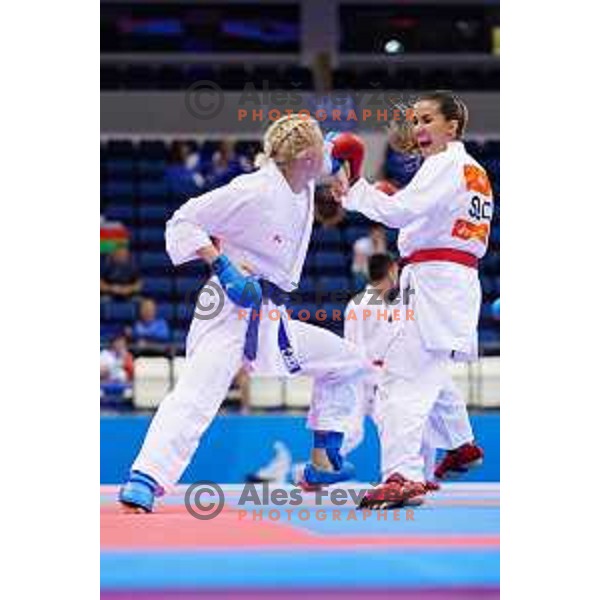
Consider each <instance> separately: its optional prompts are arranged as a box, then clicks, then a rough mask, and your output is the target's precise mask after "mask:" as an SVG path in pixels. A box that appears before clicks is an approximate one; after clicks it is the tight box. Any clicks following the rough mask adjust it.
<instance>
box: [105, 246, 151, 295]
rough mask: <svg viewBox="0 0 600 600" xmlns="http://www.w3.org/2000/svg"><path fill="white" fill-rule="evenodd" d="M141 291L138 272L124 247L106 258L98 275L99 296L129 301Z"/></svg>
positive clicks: (140, 280) (120, 247)
mask: <svg viewBox="0 0 600 600" xmlns="http://www.w3.org/2000/svg"><path fill="white" fill-rule="evenodd" d="M141 290H142V278H141V276H140V272H139V270H138V268H137V266H136V264H135V262H134V260H133V258H132V256H131V253H130V252H129V248H128V247H127V246H126V245H123V246H119V247H118V248H116V249H115V250H113V252H112V253H111V254H110V255H109V256H108V258H107V259H106V262H105V263H104V265H103V268H102V271H101V273H100V294H101V295H102V296H105V297H110V298H112V299H121V300H131V299H133V298H134V297H135V296H137V295H138V294H139V293H140V292H141Z"/></svg>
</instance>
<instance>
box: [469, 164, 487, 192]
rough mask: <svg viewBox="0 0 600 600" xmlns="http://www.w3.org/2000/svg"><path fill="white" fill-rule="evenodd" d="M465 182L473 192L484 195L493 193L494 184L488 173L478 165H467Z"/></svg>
mask: <svg viewBox="0 0 600 600" xmlns="http://www.w3.org/2000/svg"><path fill="white" fill-rule="evenodd" d="M464 173H465V183H466V184H467V189H468V190H471V191H473V192H479V193H480V194H483V195H484V196H491V195H492V186H491V184H490V180H489V178H488V176H487V173H486V172H485V171H484V170H483V169H481V168H479V167H478V166H476V165H465V166H464Z"/></svg>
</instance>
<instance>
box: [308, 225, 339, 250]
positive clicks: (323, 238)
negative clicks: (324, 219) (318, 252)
mask: <svg viewBox="0 0 600 600" xmlns="http://www.w3.org/2000/svg"><path fill="white" fill-rule="evenodd" d="M311 242H312V243H313V244H315V246H316V247H317V248H332V249H338V248H340V246H341V245H342V234H341V232H340V230H339V229H337V228H335V227H315V228H314V229H313V232H312V238H311Z"/></svg>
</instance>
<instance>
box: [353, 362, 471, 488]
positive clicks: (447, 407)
mask: <svg viewBox="0 0 600 600" xmlns="http://www.w3.org/2000/svg"><path fill="white" fill-rule="evenodd" d="M358 392H359V400H358V402H357V403H356V405H355V408H354V409H353V411H352V414H351V416H350V418H349V419H348V423H349V428H348V430H347V432H346V436H345V438H344V445H343V447H342V454H344V456H346V455H348V454H349V453H350V452H352V451H353V450H354V449H355V448H357V447H358V446H359V445H360V444H361V442H362V441H363V439H364V419H365V417H367V416H369V417H371V418H372V419H373V422H374V423H375V426H376V427H377V432H378V434H379V440H380V447H381V470H382V474H383V480H384V481H385V479H387V478H388V477H389V476H390V475H391V474H392V473H394V472H399V471H398V470H397V468H396V466H395V462H396V460H395V457H396V456H397V454H398V453H399V452H400V453H401V452H402V451H403V446H402V444H401V443H400V444H399V442H401V440H397V439H396V438H397V437H398V436H397V435H396V433H395V431H396V430H395V425H396V422H397V420H398V413H399V412H400V419H402V411H399V410H398V409H397V407H396V404H397V403H398V402H403V401H404V399H403V398H400V397H397V396H390V389H389V388H386V387H384V385H383V382H381V383H380V384H379V385H374V384H372V383H371V382H368V383H363V384H362V385H360V386H359V388H358ZM393 393H394V387H392V394H393ZM409 401H410V399H409ZM472 440H473V433H472V430H471V426H470V423H469V416H468V413H467V410H466V405H465V402H464V399H463V398H462V395H461V393H460V391H459V389H458V388H457V386H456V384H455V383H454V381H453V379H452V377H451V376H450V375H449V374H448V373H447V374H446V381H445V384H444V386H443V387H442V388H441V391H440V393H439V397H438V400H437V402H436V403H435V405H434V409H433V410H432V412H431V414H430V415H429V417H428V419H427V422H426V425H425V428H424V432H423V439H422V441H421V447H420V450H419V454H420V456H421V459H422V464H423V476H424V478H425V480H428V481H430V480H433V479H434V471H435V461H436V451H437V449H438V448H441V449H446V450H451V449H453V448H456V447H458V446H460V445H462V444H464V443H467V442H470V441H472ZM402 474H404V473H402ZM406 476H407V475H406Z"/></svg>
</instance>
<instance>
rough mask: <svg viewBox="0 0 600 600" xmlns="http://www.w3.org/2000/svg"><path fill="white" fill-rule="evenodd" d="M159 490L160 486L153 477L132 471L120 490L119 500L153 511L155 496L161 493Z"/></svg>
mask: <svg viewBox="0 0 600 600" xmlns="http://www.w3.org/2000/svg"><path fill="white" fill-rule="evenodd" d="M159 492H160V486H159V485H158V483H156V481H154V479H152V477H150V476H149V475H146V474H144V473H140V472H139V471H132V472H131V475H130V476H129V480H128V481H127V483H125V484H124V485H123V486H122V487H121V489H120V490H119V502H122V503H123V504H128V505H129V506H135V507H139V508H143V509H144V510H145V511H146V512H152V508H153V506H154V498H155V497H156V496H158V495H160V494H159Z"/></svg>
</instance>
